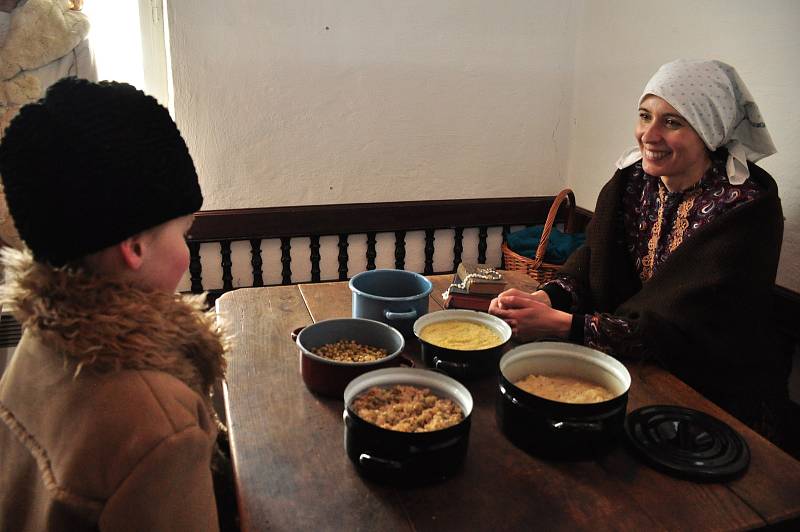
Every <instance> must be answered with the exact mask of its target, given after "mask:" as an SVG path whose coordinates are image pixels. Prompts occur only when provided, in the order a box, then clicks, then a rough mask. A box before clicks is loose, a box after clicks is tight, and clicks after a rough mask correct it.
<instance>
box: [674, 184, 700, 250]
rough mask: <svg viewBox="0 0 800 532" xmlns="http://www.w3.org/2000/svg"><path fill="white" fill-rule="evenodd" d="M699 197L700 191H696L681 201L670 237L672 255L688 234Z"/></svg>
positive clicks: (697, 189)
mask: <svg viewBox="0 0 800 532" xmlns="http://www.w3.org/2000/svg"><path fill="white" fill-rule="evenodd" d="M699 195H700V189H699V188H696V189H694V190H693V191H692V192H691V193H690V194H689V195H688V197H686V198H684V199H683V200H682V201H681V204H680V205H679V206H678V216H677V217H676V218H675V225H674V226H673V228H672V232H671V233H670V237H669V252H670V253H672V252H673V251H675V249H677V247H678V246H680V245H681V243H682V242H683V235H685V234H686V230H687V229H688V228H689V219H688V218H689V213H690V212H691V210H692V207H694V200H695V199H697V196H699Z"/></svg>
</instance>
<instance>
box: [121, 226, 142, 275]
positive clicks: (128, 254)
mask: <svg viewBox="0 0 800 532" xmlns="http://www.w3.org/2000/svg"><path fill="white" fill-rule="evenodd" d="M117 247H118V249H119V252H120V255H121V256H122V260H123V262H124V263H125V265H126V266H128V268H130V269H132V270H138V269H139V268H141V267H142V263H143V262H144V259H143V257H144V239H143V238H142V235H141V234H139V235H134V236H132V237H130V238H126V239H125V240H123V241H122V242H120V243H119V244H117Z"/></svg>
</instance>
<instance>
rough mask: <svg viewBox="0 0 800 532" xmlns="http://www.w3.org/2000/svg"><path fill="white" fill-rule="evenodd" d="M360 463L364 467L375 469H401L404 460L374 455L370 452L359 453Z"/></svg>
mask: <svg viewBox="0 0 800 532" xmlns="http://www.w3.org/2000/svg"><path fill="white" fill-rule="evenodd" d="M358 464H359V465H360V466H361V467H363V468H366V469H372V470H374V471H387V470H388V471H400V470H401V469H403V462H399V461H397V460H389V459H386V458H380V457H378V456H372V455H371V454H368V453H361V454H360V455H358Z"/></svg>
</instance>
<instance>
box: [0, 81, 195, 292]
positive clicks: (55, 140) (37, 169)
mask: <svg viewBox="0 0 800 532" xmlns="http://www.w3.org/2000/svg"><path fill="white" fill-rule="evenodd" d="M0 175H2V179H3V186H4V187H5V193H6V201H7V202H8V207H9V211H10V213H11V216H12V217H13V218H14V222H15V224H16V226H17V229H18V231H19V234H20V237H21V238H22V240H23V241H24V242H25V243H26V244H27V246H28V247H29V248H30V249H31V251H32V252H33V256H34V259H35V260H37V261H38V262H42V263H48V264H51V265H53V266H63V265H66V264H69V263H73V262H76V261H84V260H85V259H86V258H87V257H88V258H91V259H92V263H93V264H94V265H95V266H96V267H97V269H100V270H108V269H111V270H114V269H115V268H117V267H119V268H122V270H143V269H146V271H147V272H152V271H153V269H156V270H158V271H160V272H161V273H164V271H165V270H170V269H173V268H177V266H181V268H182V269H181V272H180V273H181V274H182V273H183V271H185V269H186V262H187V260H188V258H185V257H186V246H185V244H184V242H183V236H184V233H185V231H186V230H188V227H189V225H190V224H191V216H190V215H191V214H192V213H194V212H195V211H197V210H198V209H200V206H201V205H202V203H203V196H202V194H201V192H200V185H199V184H198V182H197V173H196V172H195V168H194V164H193V163H192V158H191V156H190V155H189V151H188V149H187V147H186V143H185V142H184V141H183V138H182V137H181V135H180V132H179V131H178V128H177V127H176V126H175V123H174V122H173V120H172V118H171V117H170V115H169V113H168V112H167V110H166V109H165V108H164V107H162V106H161V105H160V104H159V103H158V102H157V101H156V100H155V99H154V98H152V97H150V96H147V95H145V94H144V93H143V92H141V91H139V90H137V89H136V88H135V87H132V86H130V85H127V84H124V83H115V82H100V83H92V82H89V81H86V80H79V79H75V78H67V79H64V80H61V81H59V82H58V83H56V84H55V85H53V86H52V87H51V88H50V89H49V90H48V91H47V95H46V96H45V97H44V98H43V99H42V100H40V101H38V102H36V103H33V104H29V105H26V106H25V107H23V108H22V110H21V111H20V113H19V115H17V117H16V118H14V120H13V121H12V122H11V124H10V125H9V127H8V129H7V130H6V133H5V137H4V138H3V141H2V143H1V144H0ZM178 229H179V230H178ZM177 244H179V245H180V247H181V249H180V255H181V256H180V257H177V256H176V255H174V254H173V255H170V253H172V252H176V250H175V249H173V248H175V247H176V245H177ZM150 251H158V253H149V252H150ZM106 255H108V256H106ZM154 259H155V260H154ZM170 261H172V264H170ZM134 277H136V275H134ZM149 277H150V276H145V278H144V279H143V280H144V281H145V282H144V284H146V285H152V284H156V285H159V284H161V283H159V282H157V280H156V282H155V283H154V282H150V281H152V279H149ZM157 277H158V276H157V275H156V278H157ZM166 277H170V278H171V276H166ZM166 277H165V278H166ZM179 279H180V276H178V278H177V279H176V280H175V286H177V283H178V280H179ZM167 284H169V283H167ZM175 286H173V287H171V288H170V289H174V288H175ZM158 287H160V286H158Z"/></svg>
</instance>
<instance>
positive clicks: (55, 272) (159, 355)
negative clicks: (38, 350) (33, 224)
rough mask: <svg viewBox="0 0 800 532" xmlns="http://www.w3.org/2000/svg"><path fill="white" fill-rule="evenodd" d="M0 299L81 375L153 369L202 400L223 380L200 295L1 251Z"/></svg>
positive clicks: (220, 346)
mask: <svg viewBox="0 0 800 532" xmlns="http://www.w3.org/2000/svg"><path fill="white" fill-rule="evenodd" d="M0 260H1V261H2V263H3V266H5V269H6V283H5V285H4V286H3V287H2V288H0V302H2V304H3V305H4V306H7V307H8V309H9V310H10V311H11V312H12V313H13V314H14V317H16V318H17V320H18V321H19V322H20V323H21V324H22V326H23V327H25V328H27V329H30V330H32V331H33V332H34V333H35V334H36V336H38V337H39V338H40V339H41V341H42V342H43V343H44V344H45V345H47V346H48V347H49V348H51V349H53V350H55V351H56V352H58V353H61V354H62V355H63V356H64V357H65V358H66V359H67V361H69V362H71V363H73V364H74V367H75V371H76V374H77V373H78V372H80V371H95V372H98V373H103V372H110V371H117V370H120V369H155V370H159V371H163V372H166V373H169V374H170V375H173V376H174V377H176V378H178V379H180V380H181V381H183V382H184V383H186V385H188V386H189V387H190V388H192V389H193V390H195V391H196V392H198V393H199V394H200V396H201V397H203V398H204V399H205V400H206V404H207V405H208V406H209V412H214V409H213V408H212V407H211V402H210V393H211V391H212V387H213V385H214V384H215V383H216V382H218V381H219V380H221V379H222V378H223V377H224V372H225V359H224V353H225V350H226V339H225V337H224V336H223V334H222V331H221V328H220V326H219V325H218V323H217V320H216V317H215V315H214V313H213V311H212V312H206V313H204V312H202V307H203V303H202V302H203V297H202V296H192V297H189V296H180V295H178V294H167V293H162V292H155V291H149V290H143V289H140V288H137V287H134V286H132V285H130V284H129V283H126V282H122V281H118V280H114V279H108V278H101V277H98V276H94V275H90V274H88V273H86V272H84V271H81V270H75V269H71V268H52V267H50V266H47V265H44V264H40V263H38V262H35V261H34V260H33V257H32V255H31V254H30V252H29V251H27V250H26V251H19V250H15V249H11V248H5V249H3V250H2V252H0Z"/></svg>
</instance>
